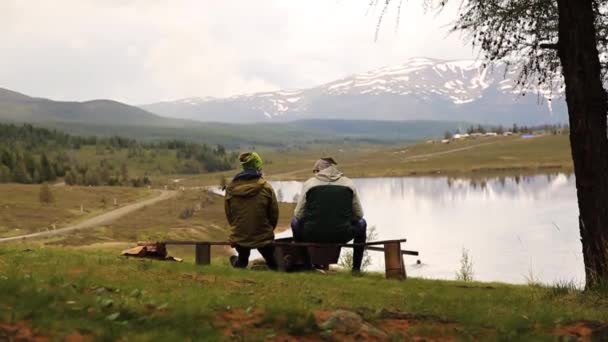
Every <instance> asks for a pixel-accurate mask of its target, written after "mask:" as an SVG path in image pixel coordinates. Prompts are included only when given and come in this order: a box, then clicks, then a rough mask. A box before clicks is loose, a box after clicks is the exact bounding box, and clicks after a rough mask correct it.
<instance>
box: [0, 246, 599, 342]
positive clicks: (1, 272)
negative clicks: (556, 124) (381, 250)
mask: <svg viewBox="0 0 608 342" xmlns="http://www.w3.org/2000/svg"><path fill="white" fill-rule="evenodd" d="M606 304H608V301H607V300H606V299H604V298H602V297H599V296H594V295H591V294H585V295H583V294H580V293H576V292H573V291H571V290H569V289H564V290H556V289H547V288H542V287H530V286H512V285H503V284H477V283H459V282H446V281H432V280H422V279H410V280H407V281H405V282H397V281H388V280H385V279H383V278H382V277H381V276H380V275H366V276H364V277H361V278H353V277H351V276H350V275H347V274H337V275H329V276H323V275H318V274H311V273H303V274H302V273H301V274H284V273H273V272H269V271H239V270H234V269H231V268H229V267H228V266H226V264H225V262H224V261H223V260H215V261H214V265H212V266H210V267H204V268H203V267H198V266H195V265H192V264H189V263H181V264H179V263H170V262H161V261H150V260H138V259H126V258H122V257H119V256H117V255H115V254H108V253H106V252H86V253H85V252H83V251H77V250H73V249H60V248H43V249H35V250H30V251H27V250H23V248H18V245H13V246H12V247H7V246H1V247H0V327H2V324H5V325H18V324H19V325H21V326H27V327H29V328H28V329H31V330H32V331H33V333H34V334H36V335H40V336H46V337H50V338H52V339H57V340H61V339H62V338H64V337H65V336H68V335H74V334H78V335H81V336H94V337H96V338H97V339H99V340H117V339H121V340H129V341H144V340H155V339H162V340H167V341H180V340H192V339H194V340H222V339H229V337H230V338H234V339H237V340H263V339H272V338H275V337H278V336H291V337H294V336H295V337H298V336H300V337H302V336H307V337H311V338H312V337H314V336H316V337H317V338H318V337H319V334H320V333H321V332H320V330H319V327H318V325H317V324H316V323H315V319H314V315H315V314H318V313H319V312H324V311H333V310H336V309H346V310H352V311H356V312H359V313H360V314H361V315H362V316H363V317H364V319H365V320H366V321H368V322H370V323H371V324H377V322H379V319H380V312H381V310H393V311H399V312H408V313H412V314H416V315H420V317H435V318H433V319H432V320H431V321H427V323H426V324H425V323H420V324H417V325H416V324H412V325H411V326H410V327H409V328H407V329H406V327H403V331H400V330H399V329H397V330H393V331H392V332H391V336H392V337H394V338H399V337H400V336H401V337H400V338H404V336H412V334H413V335H416V336H422V337H427V338H432V337H437V336H438V335H439V336H444V337H445V335H448V337H453V338H456V339H462V340H471V339H484V340H524V339H525V340H555V339H556V335H554V332H555V329H556V327H558V326H559V325H562V324H565V323H566V322H569V321H574V320H598V321H606V320H608V309H607V307H606ZM228 313H231V315H228ZM239 315H240V316H239ZM230 317H233V318H234V317H240V318H239V319H238V320H237V319H236V318H235V320H234V321H230ZM252 321H254V322H255V324H252V325H250V326H248V325H246V324H247V322H252ZM18 322H20V323H18ZM440 322H450V323H445V324H443V325H442V324H440ZM239 326H240V327H242V328H243V329H239ZM446 327H447V328H446ZM406 330H407V331H406ZM229 335H231V336H229ZM0 337H2V331H0Z"/></svg>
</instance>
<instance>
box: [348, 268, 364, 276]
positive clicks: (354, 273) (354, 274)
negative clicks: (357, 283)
mask: <svg viewBox="0 0 608 342" xmlns="http://www.w3.org/2000/svg"><path fill="white" fill-rule="evenodd" d="M351 275H352V276H353V277H362V276H363V272H361V270H356V269H353V270H352V271H351Z"/></svg>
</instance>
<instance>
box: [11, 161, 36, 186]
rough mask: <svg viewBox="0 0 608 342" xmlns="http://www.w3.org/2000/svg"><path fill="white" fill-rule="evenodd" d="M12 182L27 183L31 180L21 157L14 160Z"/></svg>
mask: <svg viewBox="0 0 608 342" xmlns="http://www.w3.org/2000/svg"><path fill="white" fill-rule="evenodd" d="M12 178H13V182H15V183H22V184H29V183H31V182H32V179H31V178H30V175H29V174H28V173H27V169H26V168H25V162H24V161H23V159H22V158H18V159H17V160H16V161H15V167H14V168H13V175H12Z"/></svg>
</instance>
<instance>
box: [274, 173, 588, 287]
mask: <svg viewBox="0 0 608 342" xmlns="http://www.w3.org/2000/svg"><path fill="white" fill-rule="evenodd" d="M355 183H356V185H357V188H358V191H359V194H360V197H361V201H362V204H363V208H364V211H365V217H366V219H367V220H368V223H369V226H370V227H375V228H376V234H377V238H378V239H396V238H403V237H405V238H407V239H408V242H407V243H406V244H404V249H408V250H416V251H419V252H420V256H419V257H412V256H406V257H405V261H406V268H407V271H408V275H411V276H415V277H424V278H436V279H454V278H455V273H456V271H457V270H458V269H459V268H460V259H461V255H462V250H463V248H465V249H467V250H468V251H469V255H470V256H471V257H472V258H473V270H474V278H475V280H481V281H501V282H509V283H526V282H527V279H529V278H530V276H531V275H533V277H534V279H535V280H537V281H542V282H544V283H555V282H558V281H576V282H582V281H583V280H584V268H583V259H582V254H581V244H580V238H579V232H578V224H577V217H578V208H577V203H576V190H575V185H574V176H570V175H565V174H554V175H541V176H518V177H499V178H489V179H486V180H468V179H453V178H445V177H416V178H369V179H355ZM272 185H273V186H274V187H275V191H277V193H278V196H280V197H282V199H283V200H284V201H286V202H292V201H293V200H294V199H295V198H294V197H296V196H297V195H298V194H299V192H300V190H301V189H300V188H301V183H300V182H293V181H289V182H272ZM370 253H371V255H372V257H373V266H372V267H371V268H372V269H383V267H384V262H383V259H382V254H381V253H375V252H370ZM417 259H420V261H421V262H422V264H421V265H416V261H417Z"/></svg>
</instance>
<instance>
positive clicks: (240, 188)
mask: <svg viewBox="0 0 608 342" xmlns="http://www.w3.org/2000/svg"><path fill="white" fill-rule="evenodd" d="M264 184H266V180H264V179H263V178H258V179H248V180H242V179H241V180H236V181H234V182H232V184H230V186H229V187H228V191H227V195H228V196H237V197H253V196H255V195H257V194H258V193H260V191H262V189H264Z"/></svg>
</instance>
